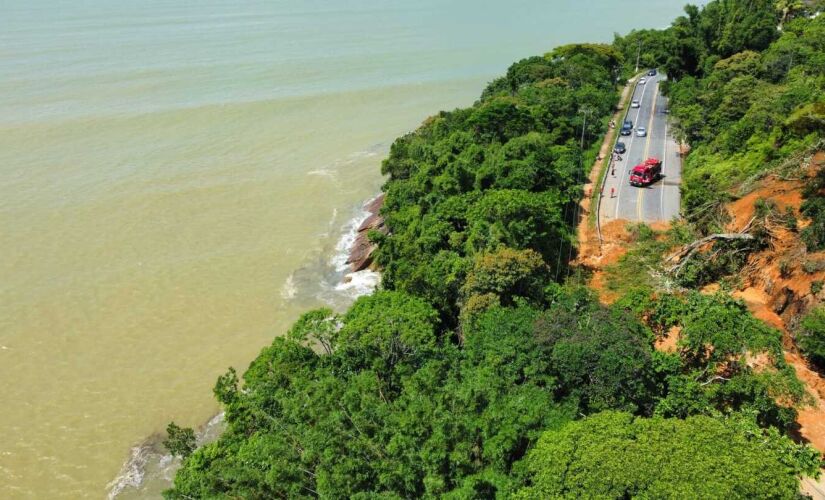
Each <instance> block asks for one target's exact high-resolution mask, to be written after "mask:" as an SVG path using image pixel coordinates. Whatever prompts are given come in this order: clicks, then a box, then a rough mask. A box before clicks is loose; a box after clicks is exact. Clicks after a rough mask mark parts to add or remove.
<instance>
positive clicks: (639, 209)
mask: <svg viewBox="0 0 825 500" xmlns="http://www.w3.org/2000/svg"><path fill="white" fill-rule="evenodd" d="M657 100H659V82H658V80H657V81H656V92H655V93H654V94H653V106H651V107H650V120H648V123H647V139H646V140H645V153H644V154H643V155H642V163H644V162H645V161H646V160H647V154H648V152H649V151H650V137H651V136H652V135H653V117H654V116H656V101H657ZM645 191H646V189H645V188H639V194H638V196H637V197H636V219H638V220H640V221H641V220H643V219H642V201H643V200H644V194H645Z"/></svg>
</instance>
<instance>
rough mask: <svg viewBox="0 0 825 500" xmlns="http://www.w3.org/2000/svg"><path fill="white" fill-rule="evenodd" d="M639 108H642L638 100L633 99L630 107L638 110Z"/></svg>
mask: <svg viewBox="0 0 825 500" xmlns="http://www.w3.org/2000/svg"><path fill="white" fill-rule="evenodd" d="M639 106H640V104H639V101H637V100H636V99H633V100H632V101H630V107H631V108H638V107H639Z"/></svg>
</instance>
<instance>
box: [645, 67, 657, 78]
mask: <svg viewBox="0 0 825 500" xmlns="http://www.w3.org/2000/svg"><path fill="white" fill-rule="evenodd" d="M647 76H656V69H655V68H654V69H652V70H650V71H648V72H647Z"/></svg>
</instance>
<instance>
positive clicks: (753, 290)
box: [728, 152, 825, 493]
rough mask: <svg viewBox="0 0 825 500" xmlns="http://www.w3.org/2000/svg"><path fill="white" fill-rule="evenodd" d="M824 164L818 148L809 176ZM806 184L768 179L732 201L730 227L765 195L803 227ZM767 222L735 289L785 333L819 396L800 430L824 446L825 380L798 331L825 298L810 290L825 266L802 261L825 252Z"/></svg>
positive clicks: (801, 373) (789, 354)
mask: <svg viewBox="0 0 825 500" xmlns="http://www.w3.org/2000/svg"><path fill="white" fill-rule="evenodd" d="M823 163H825V152H819V153H817V154H816V155H815V156H814V158H813V161H812V162H811V165H809V166H808V175H813V174H814V172H815V170H816V169H815V166H821V165H822V164H823ZM803 185H804V176H803V180H783V179H779V178H777V177H768V178H766V179H764V180H763V181H762V182H761V183H760V184H759V186H758V187H757V188H756V189H755V190H754V191H752V192H750V193H748V194H747V195H745V196H743V197H741V198H740V199H738V200H736V201H734V202H732V203H731V204H729V205H728V211H729V213H730V215H731V218H732V219H731V222H730V223H729V225H728V230H730V231H739V230H742V229H743V228H744V227H745V226H746V225H748V224H749V223H750V221H751V220H752V219H753V217H754V214H755V211H756V210H755V205H756V202H757V201H758V200H760V199H762V200H770V201H771V202H772V203H774V204H775V205H776V207H777V209H778V211H779V212H780V213H784V212H785V211H786V210H787V209H790V210H792V211H793V213H794V215H795V216H796V217H797V219H798V221H799V227H804V226H805V224H806V221H805V220H804V219H800V218H799V217H800V214H799V207H800V205H801V203H802V194H801V191H802V187H803ZM767 227H768V229H769V230H770V232H771V234H772V241H771V245H770V247H769V248H768V249H766V250H764V251H762V252H759V253H758V254H755V255H752V256H751V258H750V259H749V262H748V265H747V267H746V268H745V269H744V271H743V277H744V280H745V282H744V284H743V288H742V289H741V290H738V291H736V292H734V296H736V297H739V298H741V299H742V300H743V301H744V302H745V303H746V304H747V305H748V308H749V309H750V310H751V312H752V313H753V315H754V316H755V317H757V318H759V319H761V320H762V321H764V322H765V323H767V324H769V325H771V326H772V327H774V328H777V329H779V330H780V331H781V332H782V333H783V345H784V347H785V349H786V351H785V355H784V357H785V361H786V362H787V363H788V364H789V365H791V366H792V367H793V368H794V370H795V372H796V375H797V377H798V378H799V379H800V380H801V381H802V382H804V383H805V385H806V387H807V388H808V392H809V393H810V394H811V396H812V397H813V399H814V403H813V404H812V405H811V406H809V407H805V408H801V409H799V410H798V411H799V417H798V419H797V423H798V424H799V426H800V429H799V433H800V435H801V436H802V437H803V438H804V439H806V440H807V441H809V442H810V443H811V444H812V445H813V446H814V447H816V448H817V449H818V450H820V451H825V379H823V377H822V376H821V375H820V374H819V373H818V372H816V371H814V370H813V369H811V367H810V366H809V364H808V363H807V362H806V360H805V359H804V358H803V357H802V356H800V355H799V352H798V350H797V349H796V344H795V340H794V336H793V331H794V329H795V328H796V326H797V325H798V323H799V320H800V318H801V317H802V316H803V315H804V314H805V313H806V312H807V311H808V310H809V309H810V308H811V307H814V306H815V305H817V304H821V303H822V301H823V298H825V296H823V295H825V294H823V292H820V293H819V294H818V295H816V296H815V295H813V294H812V293H811V283H813V282H814V281H817V280H825V270H821V271H815V272H806V271H805V270H804V268H803V263H804V262H805V261H806V260H807V261H810V260H825V252H818V253H808V252H807V251H806V250H805V247H804V245H803V244H802V243H801V242H800V240H799V237H798V234H797V233H795V232H793V231H791V230H789V229H788V228H787V227H784V226H782V225H781V224H769V225H767ZM809 271H810V269H809ZM820 486H822V485H821V484H820ZM810 493H815V492H814V491H810Z"/></svg>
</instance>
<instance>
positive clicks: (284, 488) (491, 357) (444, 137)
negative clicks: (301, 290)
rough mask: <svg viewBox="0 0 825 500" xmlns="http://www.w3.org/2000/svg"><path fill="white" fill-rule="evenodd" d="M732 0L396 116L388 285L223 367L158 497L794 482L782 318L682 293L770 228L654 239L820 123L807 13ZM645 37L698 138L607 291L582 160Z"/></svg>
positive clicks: (680, 229)
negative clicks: (425, 115) (213, 437)
mask: <svg viewBox="0 0 825 500" xmlns="http://www.w3.org/2000/svg"><path fill="white" fill-rule="evenodd" d="M740 5H741V2H734V1H713V2H710V3H709V4H708V6H707V7H705V8H704V9H698V8H695V7H690V6H689V7H687V8H686V16H683V17H680V18H679V19H677V20H676V21H675V22H674V24H673V26H672V27H671V28H668V29H667V30H663V31H643V32H633V33H631V34H629V35H628V36H626V37H617V39H616V41H615V42H614V43H613V44H612V45H596V44H577V45H568V46H563V47H559V48H557V49H555V50H553V51H551V52H550V53H548V54H546V55H544V56H537V57H531V58H528V59H524V60H522V61H519V62H517V63H515V64H513V65H512V66H511V67H510V69H509V70H508V71H507V74H506V75H505V76H502V77H501V78H498V79H496V80H494V81H493V82H491V83H490V84H489V85H488V86H487V88H486V89H484V91H483V93H482V95H481V97H480V99H479V100H478V101H477V102H476V103H475V104H474V105H473V106H471V107H469V108H466V109H457V110H454V111H450V112H441V113H439V114H438V115H436V116H433V117H432V118H430V119H429V120H427V121H426V122H425V123H424V124H423V125H422V126H421V127H420V128H419V129H418V130H416V131H415V132H412V133H410V134H408V135H405V136H403V137H401V138H399V139H397V140H396V141H395V143H394V144H393V146H392V148H391V151H390V154H389V157H388V158H387V159H386V160H385V161H384V163H383V166H382V172H383V173H384V174H385V175H387V176H388V178H387V182H386V184H385V185H384V188H383V191H384V192H385V193H386V200H385V205H384V208H383V210H382V215H384V217H385V218H386V225H387V228H388V229H389V232H388V234H386V235H384V234H379V233H374V234H372V235H371V237H372V238H373V239H374V240H375V241H376V242H377V243H378V245H379V247H378V251H377V254H376V262H377V263H378V264H379V265H380V267H381V269H382V285H381V289H380V290H378V291H376V292H375V293H374V294H372V295H370V296H366V297H362V298H360V299H358V300H357V301H356V302H355V304H353V306H352V307H350V308H349V310H348V311H346V312H342V313H336V312H334V311H331V310H328V309H318V310H315V311H310V312H308V313H306V314H304V315H303V316H302V317H301V318H300V319H299V320H298V321H297V322H296V323H295V324H294V326H293V327H292V328H291V329H290V331H289V332H287V333H286V335H284V336H279V337H277V338H275V340H274V341H273V343H272V345H270V346H269V347H267V348H265V349H264V350H263V351H262V352H261V354H260V355H259V356H258V358H257V359H256V360H255V361H253V362H252V364H251V365H250V367H249V369H248V370H247V371H246V372H245V373H243V374H242V375H240V376H239V374H238V373H237V372H236V371H235V370H234V369H230V370H229V371H228V372H227V373H226V374H224V375H223V376H221V377H220V378H219V379H218V381H217V384H216V386H215V389H214V392H215V396H216V398H217V399H218V401H219V402H220V403H221V405H222V407H223V409H224V411H225V413H226V424H227V428H226V431H225V432H224V434H223V435H222V436H221V437H220V438H219V439H218V440H217V441H215V442H213V443H210V444H206V445H204V446H203V447H201V448H198V449H196V450H194V451H193V439H192V434H191V432H190V431H189V430H187V429H181V428H180V427H178V426H177V425H175V424H170V431H169V434H170V437H169V440H168V441H167V442H168V443H169V446H170V449H171V450H172V452H173V453H175V454H178V455H182V456H184V457H185V458H184V461H183V466H182V468H181V469H180V470H179V472H178V473H177V475H176V477H175V482H174V487H173V488H172V489H171V490H169V491H167V492H166V493H165V495H166V497H167V498H287V497H288V498H303V497H323V498H364V499H366V498H411V497H414V498H418V497H447V498H493V497H502V498H507V497H513V496H514V497H518V498H560V497H565V498H567V497H569V498H574V497H576V498H582V497H584V498H590V497H599V498H627V497H633V496H641V497H656V498H659V497H686V498H688V497H692V496H695V497H703V496H706V497H715V496H723V497H732V498H796V496H797V491H798V484H799V483H798V479H799V477H801V476H803V475H812V476H816V475H817V474H818V471H819V465H820V455H819V453H818V452H817V451H815V450H814V449H812V448H811V447H809V446H807V445H801V444H797V443H795V442H793V441H792V440H791V439H790V438H789V437H788V435H789V433H790V431H791V430H792V428H793V423H794V420H795V417H796V411H797V410H796V408H797V407H799V405H803V404H805V403H806V400H807V396H806V393H805V390H804V387H803V386H802V385H801V383H800V382H799V381H798V380H797V379H796V377H795V375H794V373H793V370H792V369H790V368H789V367H788V366H787V365H786V364H785V361H784V359H783V356H782V344H781V340H782V337H781V334H780V332H779V331H777V330H775V329H773V328H770V327H767V326H765V325H764V324H763V323H762V322H761V321H759V320H757V319H755V318H754V317H753V316H752V315H751V314H750V313H749V312H748V310H747V308H746V307H745V306H744V304H743V303H742V302H739V301H737V300H735V299H733V298H731V297H730V296H729V295H728V294H726V293H724V291H722V292H720V293H717V294H713V295H703V294H700V293H698V292H695V291H690V289H691V288H696V287H698V286H701V285H702V284H705V283H709V282H711V281H714V280H717V281H718V278H719V277H720V276H729V277H731V279H733V277H732V276H733V275H735V273H736V270H737V269H738V268H740V267H741V266H742V265H743V262H740V260H739V259H740V257H738V256H739V255H740V254H742V257H741V258H742V259H744V257H745V256H746V255H747V253H748V252H749V251H750V249H751V248H752V247H753V248H756V247H758V246H759V245H764V244H766V241H768V237H767V236H764V235H762V234H761V233H759V228H760V227H759V226H758V225H754V226H753V227H754V231H752V232H750V233H748V234H749V237H748V238H721V237H720V238H711V239H710V240H708V245H710V246H711V248H716V245H727V246H726V247H725V248H724V249H721V250H719V252H718V253H717V254H715V255H714V254H713V250H711V251H710V252H708V251H707V248H706V247H707V245H703V246H702V247H701V248H700V247H697V249H696V251H695V252H692V253H691V254H690V257H687V254H684V255H682V256H681V258H680V259H677V260H676V261H674V262H670V263H669V262H667V261H666V258H667V256H668V255H669V254H670V253H672V252H675V251H677V249H678V248H679V247H680V246H683V245H686V244H687V245H690V243H691V242H694V241H696V240H697V239H701V238H706V237H709V236H713V235H714V234H717V233H719V231H721V230H722V229H723V224H724V220H723V219H722V216H721V215H720V214H721V209H719V207H718V206H717V204H718V203H720V200H724V199H727V198H726V197H727V196H729V194H728V193H729V192H730V190H731V189H733V188H734V187H735V186H736V185H737V183H742V182H744V181H747V180H748V179H749V178H750V177H752V176H753V175H756V174H758V173H760V172H762V171H763V170H764V169H765V168H768V167H765V165H779V164H780V163H781V162H782V161H783V160H784V159H787V158H792V157H793V155H798V154H804V152H805V151H808V150H809V149H810V148H812V147H814V145H815V144H816V141H817V139H818V138H819V137H821V134H820V135H819V136H818V135H817V134H818V133H819V132H817V131H818V130H819V131H820V132H821V129H820V128H818V127H821V119H820V118H817V116H819V115H816V113H817V112H818V111H816V110H817V109H819V108H817V107H816V106H813V105H814V104H815V103H817V102H820V100H821V99H822V89H823V85H825V78H824V77H823V69H825V59H823V58H822V54H823V53H825V47H823V45H822V44H823V38H822V37H823V35H824V34H825V24H823V17H825V16H820V17H819V18H817V19H813V20H811V19H807V17H806V16H805V15H803V12H801V11H792V10H789V11H788V12H785V11H783V10H782V9H777V8H776V6H775V5H774V4H773V3H771V2H768V1H755V2H751V3H750V8H749V9H746V10H742V9H743V7H741V6H740ZM780 23H782V25H783V30H782V31H781V32H780V31H777V29H776V28H777V26H778V25H779V24H780ZM639 41H641V42H642V46H641V47H642V49H641V50H640V58H641V59H642V63H643V64H644V65H645V66H651V67H655V66H658V67H659V68H660V69H662V70H665V71H667V72H668V74H669V75H671V77H672V79H673V81H674V82H673V83H672V84H671V85H670V87H669V89H668V92H670V94H671V96H672V100H673V101H672V102H673V105H672V112H673V115H674V117H675V118H676V119H677V120H678V121H679V124H680V129H679V130H681V131H682V133H683V134H684V136H685V139H687V140H689V141H690V142H691V144H692V145H693V146H694V151H693V153H691V155H690V156H689V160H688V165H687V166H686V187H685V189H686V194H685V200H686V206H685V210H686V215H687V220H688V222H686V223H683V224H677V225H674V226H673V227H671V228H670V229H669V230H668V231H667V232H656V231H653V230H651V229H650V228H648V227H647V226H644V225H640V226H636V227H635V228H634V232H635V236H634V237H635V241H636V243H635V245H634V247H633V249H631V250H630V252H629V253H628V254H627V255H626V256H625V258H624V259H623V260H622V261H620V262H619V264H617V265H616V267H614V268H613V271H612V277H611V279H610V280H609V283H610V286H612V287H614V289H615V291H616V292H617V293H618V294H619V295H620V296H621V298H620V299H619V300H618V301H616V302H615V303H614V304H612V305H604V304H602V303H601V302H600V301H599V299H598V296H597V295H596V294H595V292H593V291H592V290H590V289H588V288H586V287H584V286H581V285H578V284H575V283H574V281H576V280H568V279H567V278H568V277H570V276H571V274H573V275H575V270H574V269H573V268H572V260H573V258H574V257H575V241H574V232H575V227H576V224H577V222H578V220H579V217H580V215H581V214H579V213H578V206H579V205H578V202H579V200H580V198H581V196H582V192H583V191H582V183H583V181H584V179H585V178H586V172H584V168H585V166H589V165H591V164H592V163H593V160H594V158H595V156H596V154H597V151H598V148H599V146H600V142H601V136H602V134H603V133H604V132H605V130H606V128H607V121H608V120H609V116H610V115H611V114H612V112H613V111H614V108H615V106H616V103H617V101H618V96H619V88H618V86H617V81H619V80H621V78H622V77H626V76H627V75H628V74H629V72H630V71H632V70H633V69H634V66H635V61H636V53H637V48H638V47H639ZM789 47H790V48H789ZM786 49H787V50H789V51H791V52H790V53H793V54H795V56H794V57H793V59H792V60H791V62H790V63H788V64H785V66H782V65H781V64H780V63H778V62H776V61H785V59H782V58H781V55H782V54H785V53H786V52H783V51H784V50H786ZM743 53H745V55H742V54H743ZM777 64H780V65H779V66H777ZM741 78H744V80H740V79H741ZM733 82H736V83H735V84H733V85H732V83H733ZM746 89H747V90H748V92H746V91H745V90H746ZM751 91H758V92H763V93H764V94H759V96H763V97H759V98H756V99H755V98H753V96H752V95H750V94H749V92H751ZM774 102H778V103H779V104H774ZM691 106H693V107H694V109H693V110H691V109H688V108H690V107H691ZM697 106H698V108H699V109H695V108H696V107H697ZM808 106H810V109H811V110H812V111H811V112H810V113H808V112H802V111H800V110H803V109H808V108H807V107H808ZM766 108H767V109H766ZM800 113H801V114H800ZM697 114H698V115H699V116H701V118H696V116H694V115H697ZM794 117H796V118H794ZM691 120H692V121H691ZM743 120H744V122H743ZM817 120H820V121H817ZM745 122H746V123H747V124H748V125H747V126H746V125H744V124H743V123H745ZM713 130H717V131H724V132H719V133H717V134H714V133H712V132H711V131H713ZM694 155H695V158H696V159H694ZM736 155H740V156H736ZM732 156H736V158H737V159H736V160H732V159H731V157H732ZM740 160H741V161H740ZM743 162H744V163H743ZM748 162H751V163H748ZM737 165H742V166H737ZM717 169H718V171H717ZM712 178H717V179H721V180H723V181H724V182H723V183H720V182H714V181H712V180H710V179H712ZM817 189H819V188H817ZM818 193H819V191H814V192H812V194H810V195H809V196H808V200H813V201H810V202H809V208H808V209H807V210H808V212H806V214H808V215H806V217H808V218H810V219H812V220H813V219H817V218H821V217H822V213H823V211H825V209H823V207H822V206H820V205H821V203H820V198H819V197H818ZM766 210H768V209H766ZM771 213H773V212H771ZM779 215H782V214H779ZM779 215H778V216H779ZM820 224H821V223H820ZM805 227H806V228H810V227H812V224H809V225H807V226H805ZM817 227H819V226H816V225H813V229H811V230H810V231H809V233H810V241H811V244H812V245H820V244H821V240H820V236H821V235H820V233H819V232H817V231H819V229H821V227H820V228H819V229H817ZM686 258H687V260H685V259H686ZM683 262H684V264H682V263H683ZM680 264H681V267H674V266H680ZM677 271H678V272H677ZM819 319H821V318H819ZM819 319H817V317H813V319H812V320H810V321H809V322H807V323H806V325H808V326H806V328H809V330H810V332H811V333H810V335H809V337H810V338H811V339H815V338H816V339H819V337H821V336H822V335H821V332H819V330H817V328H818V326H817V325H818V324H819V323H821V321H819ZM818 321H819V323H817V322H818ZM811 325H813V326H811ZM817 332H819V333H817ZM817 335H819V337H817ZM665 338H671V339H674V340H675V341H674V342H673V344H672V346H671V347H670V348H666V349H665V348H662V347H661V345H660V344H661V343H662V340H663V339H665ZM818 342H820V343H821V342H822V341H821V339H820V340H819V341H818ZM811 346H812V347H811V349H812V350H813V349H820V347H819V344H817V343H816V342H814V341H813V340H812V341H811Z"/></svg>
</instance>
